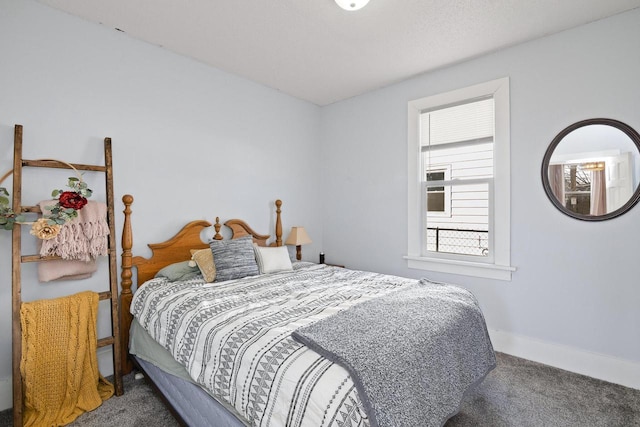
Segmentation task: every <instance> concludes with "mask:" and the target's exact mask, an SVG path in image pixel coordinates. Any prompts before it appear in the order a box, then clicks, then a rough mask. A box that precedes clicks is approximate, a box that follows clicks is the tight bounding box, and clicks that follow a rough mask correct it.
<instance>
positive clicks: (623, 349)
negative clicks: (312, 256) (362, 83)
mask: <svg viewBox="0 0 640 427" xmlns="http://www.w3.org/2000/svg"><path fill="white" fill-rule="evenodd" d="M638 52H640V10H635V11H631V12H628V13H624V14H621V15H618V16H615V17H612V18H609V19H605V20H602V21H599V22H595V23H592V24H589V25H585V26H581V27H578V28H576V29H572V30H569V31H566V32H563V33H559V34H556V35H552V36H548V37H546V38H543V39H539V40H537V41H533V42H530V43H526V44H523V45H519V46H515V47H513V48H510V49H506V50H503V51H500V52H497V53H494V54H491V55H486V56H483V57H480V58H477V59H474V60H471V61H468V62H464V63H460V64H457V65H455V66H451V67H448V68H445V69H441V70H437V71H434V72H430V73H427V74H424V75H421V76H418V77H416V78H413V79H410V80H408V81H405V82H402V83H399V84H396V85H393V86H390V87H387V88H383V89H381V90H378V91H374V92H369V93H367V94H364V95H361V96H358V97H355V98H352V99H349V100H346V101H343V102H340V103H336V104H333V105H331V106H328V107H326V108H323V110H322V162H323V164H324V165H325V167H323V169H322V187H323V230H324V235H323V241H324V245H323V250H324V252H325V253H326V257H327V261H328V262H335V263H340V264H346V265H347V266H348V267H352V268H356V269H365V270H374V271H380V272H385V273H392V274H398V275H402V276H409V277H415V278H419V277H430V278H433V279H436V280H442V281H448V282H453V283H457V284H461V285H463V286H465V287H467V288H468V289H470V290H471V291H473V292H474V293H475V294H476V296H477V297H478V299H479V301H480V303H481V305H482V307H483V309H484V313H485V315H486V318H487V322H488V325H489V328H490V329H491V330H492V334H493V336H494V337H495V342H494V343H495V344H496V347H498V348H499V349H504V350H508V351H510V352H512V353H516V354H519V355H523V356H526V357H531V358H533V359H537V360H540V361H544V362H546V363H550V364H555V365H557V366H561V367H564V368H565V369H570V370H576V371H583V372H585V373H589V374H591V375H593V376H599V377H606V379H609V380H613V381H616V382H621V383H625V384H627V385H631V386H634V387H637V388H640V309H639V308H638V307H639V306H640V281H639V279H638V277H639V276H640V269H639V268H638V265H639V263H638V249H637V248H638V239H639V237H640V206H636V207H635V208H634V209H633V210H632V211H631V212H629V213H627V214H626V215H624V216H622V217H619V218H616V219H613V220H610V221H605V222H599V223H591V222H584V221H578V220H575V219H572V218H569V217H568V216H565V215H563V214H562V213H560V212H559V211H558V210H556V209H555V208H554V207H553V206H552V204H551V203H550V202H549V200H548V199H547V197H546V195H545V193H544V191H543V188H542V184H541V173H540V166H541V162H542V158H543V156H544V153H545V150H546V148H547V146H548V144H549V143H550V142H551V140H552V139H553V138H554V137H555V135H556V134H557V133H558V132H560V131H561V130H562V129H564V128H565V127H566V126H568V125H569V124H571V123H573V122H576V121H579V120H583V119H587V118H593V117H610V118H614V119H618V120H620V121H622V122H625V123H627V124H629V125H631V126H632V127H634V128H635V129H638V130H640V115H639V114H638V112H639V111H640V95H639V94H640V79H639V78H638V76H640V55H638ZM425 54H428V52H426V53H425ZM505 76H507V77H509V78H510V82H511V160H512V166H511V171H512V179H511V192H512V194H511V214H512V217H511V224H512V225H511V259H512V264H513V265H514V266H515V267H517V271H516V272H515V273H514V274H513V279H512V281H511V282H502V281H492V280H484V279H475V278H471V277H466V276H459V275H447V274H444V273H431V272H428V271H421V270H413V269H408V268H407V266H406V261H404V260H403V258H402V256H403V255H405V254H406V252H407V200H406V197H407V160H406V159H407V152H406V150H407V102H408V101H410V100H413V99H418V98H421V97H425V96H429V95H433V94H437V93H441V92H446V91H449V90H453V89H458V88H462V87H466V86H470V85H473V84H476V83H482V82H485V81H490V80H493V79H497V78H501V77H505ZM533 348H538V349H545V350H544V351H542V350H541V352H540V353H544V354H534V353H536V352H535V351H533V350H531V349H533ZM553 353H557V354H556V355H555V356H554V354H553ZM560 353H561V354H562V357H560ZM560 359H563V360H560ZM578 359H580V360H582V361H584V363H581V362H580V361H579V360H578ZM602 364H606V365H607V367H606V369H608V370H610V371H616V372H615V373H614V374H611V375H608V374H607V375H608V376H607V375H605V374H603V373H601V372H597V371H598V369H591V368H593V366H594V365H602ZM582 365H584V366H586V365H589V366H591V368H589V367H588V366H587V367H584V366H582ZM603 369H604V368H603ZM634 370H635V372H633V371H634ZM624 377H627V378H624Z"/></svg>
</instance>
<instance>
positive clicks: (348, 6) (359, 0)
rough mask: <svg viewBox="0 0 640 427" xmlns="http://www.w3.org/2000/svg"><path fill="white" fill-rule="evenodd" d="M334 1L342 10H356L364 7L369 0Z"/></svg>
mask: <svg viewBox="0 0 640 427" xmlns="http://www.w3.org/2000/svg"><path fill="white" fill-rule="evenodd" d="M336 3H337V4H338V6H340V7H341V8H343V9H344V10H358V9H362V8H363V7H365V6H366V5H367V3H369V0H336Z"/></svg>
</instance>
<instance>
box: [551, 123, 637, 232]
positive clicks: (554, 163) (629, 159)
mask: <svg viewBox="0 0 640 427" xmlns="http://www.w3.org/2000/svg"><path fill="white" fill-rule="evenodd" d="M542 178H543V179H542V180H543V184H544V187H545V191H546V192H547V195H548V196H549V198H550V199H551V201H552V202H553V203H554V205H555V206H556V207H558V209H560V210H561V211H562V212H564V213H566V214H567V215H569V216H573V217H575V218H578V219H584V220H602V219H609V218H613V217H615V216H618V215H620V214H622V213H624V212H626V211H627V210H629V209H630V208H631V207H632V206H633V205H634V204H635V203H636V202H637V201H638V198H639V197H640V187H639V185H638V184H639V182H640V136H639V135H638V133H637V132H635V131H634V130H633V129H632V128H630V127H629V126H627V125H625V124H624V123H621V122H618V121H615V120H611V119H590V120H584V121H582V122H578V123H575V124H573V125H571V126H569V127H568V128H567V129H565V130H563V131H562V132H561V133H560V134H559V135H558V136H557V137H556V138H555V139H554V140H553V142H552V143H551V145H550V146H549V148H548V149H547V153H546V154H545V157H544V161H543V166H542Z"/></svg>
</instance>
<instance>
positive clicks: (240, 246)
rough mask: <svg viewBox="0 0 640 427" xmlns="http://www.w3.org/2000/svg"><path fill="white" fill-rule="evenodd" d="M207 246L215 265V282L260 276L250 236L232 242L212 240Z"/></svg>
mask: <svg viewBox="0 0 640 427" xmlns="http://www.w3.org/2000/svg"><path fill="white" fill-rule="evenodd" d="M209 246H211V252H212V253H213V262H214V263H215V265H216V280H215V281H216V282H222V281H224V280H233V279H241V278H243V277H247V276H257V275H258V274H260V271H259V270H258V263H257V262H256V257H255V253H254V252H253V238H252V237H251V236H245V237H240V238H239V239H233V240H212V241H211V242H210V243H209Z"/></svg>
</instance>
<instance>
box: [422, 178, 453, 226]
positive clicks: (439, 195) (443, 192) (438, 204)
mask: <svg viewBox="0 0 640 427" xmlns="http://www.w3.org/2000/svg"><path fill="white" fill-rule="evenodd" d="M424 174H425V175H424V176H426V180H427V183H428V184H430V183H433V182H435V183H436V185H435V186H431V185H428V186H427V190H426V191H427V212H428V214H429V215H431V216H434V217H436V216H441V217H447V216H449V215H451V188H450V187H445V186H444V185H439V182H442V181H446V180H448V179H450V177H451V165H447V166H442V167H436V166H434V165H429V168H427V169H426V171H425V172H424Z"/></svg>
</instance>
